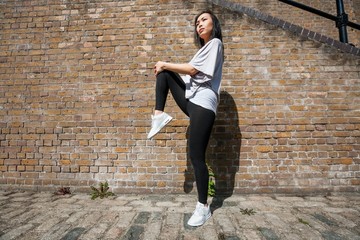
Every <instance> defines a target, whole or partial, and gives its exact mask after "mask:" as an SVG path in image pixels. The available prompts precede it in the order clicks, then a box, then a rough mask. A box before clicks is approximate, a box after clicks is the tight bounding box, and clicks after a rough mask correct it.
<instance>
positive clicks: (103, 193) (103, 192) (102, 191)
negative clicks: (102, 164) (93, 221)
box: [91, 182, 115, 200]
mask: <svg viewBox="0 0 360 240" xmlns="http://www.w3.org/2000/svg"><path fill="white" fill-rule="evenodd" d="M99 185H100V186H99V188H96V187H94V186H91V190H92V192H91V199H92V200H94V199H96V198H98V197H99V198H101V199H103V198H104V197H105V198H107V197H110V196H115V194H114V193H113V192H109V184H108V182H105V183H102V182H101V183H100V184H99Z"/></svg>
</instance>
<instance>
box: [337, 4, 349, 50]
mask: <svg viewBox="0 0 360 240" xmlns="http://www.w3.org/2000/svg"><path fill="white" fill-rule="evenodd" d="M336 11H337V20H336V27H337V28H338V29H339V38H340V42H343V43H348V35H347V29H346V25H347V24H348V15H347V14H346V13H345V9H344V3H343V1H342V0H336Z"/></svg>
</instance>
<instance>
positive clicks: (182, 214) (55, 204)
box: [0, 190, 360, 240]
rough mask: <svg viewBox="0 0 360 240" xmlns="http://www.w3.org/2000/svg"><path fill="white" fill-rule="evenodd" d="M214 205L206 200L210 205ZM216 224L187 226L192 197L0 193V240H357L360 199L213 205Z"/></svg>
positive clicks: (263, 198) (248, 198) (259, 199)
mask: <svg viewBox="0 0 360 240" xmlns="http://www.w3.org/2000/svg"><path fill="white" fill-rule="evenodd" d="M210 201H211V199H210ZM212 201H213V204H212V209H213V216H212V217H211V218H210V219H209V221H208V222H206V223H205V225H203V226H201V227H197V228H193V227H189V226H187V225H186V222H187V220H188V219H189V217H190V216H191V213H192V211H193V210H194V207H195V204H196V196H195V195H194V194H187V195H186V194H182V195H176V194H172V195H157V194H154V195H126V194H124V195H122V194H117V195H116V196H115V197H109V198H104V199H95V200H91V199H90V195H86V194H83V193H75V194H74V193H73V194H71V195H63V196H59V195H54V194H53V193H48V192H41V193H36V192H20V191H17V192H14V191H4V190H1V191H0V239H1V240H11V239H24V240H33V239H34V240H35V239H36V240H38V239H61V240H75V239H84V240H85V239H86V240H89V239H124V240H125V239H126V240H127V239H134V240H135V239H136V240H137V239H146V240H147V239H149V240H151V239H164V240H171V239H179V240H180V239H182V240H190V239H206V240H212V239H214V240H215V239H216V240H236V239H249V240H256V239H265V240H269V239H272V240H276V239H286V240H288V239H306V240H308V239H326V240H337V239H339V240H340V239H341V240H343V239H351V240H353V239H354V240H356V239H359V240H360V193H337V194H331V195H330V196H322V195H319V196H305V197H295V196H286V195H240V194H237V195H233V196H231V197H229V198H226V199H212Z"/></svg>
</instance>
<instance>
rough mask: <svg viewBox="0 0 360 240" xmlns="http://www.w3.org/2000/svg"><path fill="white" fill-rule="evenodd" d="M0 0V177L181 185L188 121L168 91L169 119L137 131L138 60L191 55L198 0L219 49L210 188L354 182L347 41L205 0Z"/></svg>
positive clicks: (138, 187)
mask: <svg viewBox="0 0 360 240" xmlns="http://www.w3.org/2000/svg"><path fill="white" fill-rule="evenodd" d="M219 2H222V1H219ZM220 5H221V4H220ZM0 7H1V11H0V21H1V25H0V26H1V38H0V78H1V81H0V132H1V135H0V184H1V185H0V187H1V188H22V189H38V190H39V189H40V190H54V189H56V188H58V187H59V186H71V187H72V188H73V189H74V190H76V191H88V190H89V186H90V185H94V184H97V183H98V182H99V181H105V180H107V181H108V182H109V184H110V186H111V187H112V189H113V190H114V191H116V192H141V193H145V192H166V193H168V192H183V191H186V192H189V191H191V190H192V186H193V181H194V180H193V177H192V169H191V166H190V163H189V159H188V157H187V154H186V152H187V143H186V139H187V133H186V132H187V125H188V120H187V118H186V117H185V115H184V114H183V113H182V112H180V111H179V109H178V108H177V107H176V106H175V103H174V101H173V99H172V98H171V97H169V101H168V105H167V108H166V111H167V112H169V113H170V114H171V115H172V116H174V117H175V120H174V121H173V122H171V124H170V125H169V127H167V128H166V129H165V130H164V131H163V132H162V133H161V134H159V135H158V136H157V137H156V138H155V140H151V141H149V140H146V134H147V132H148V131H149V127H150V126H149V125H150V121H149V118H150V114H151V112H152V109H153V107H154V101H153V100H154V89H153V88H154V76H153V75H152V71H151V70H152V67H153V65H154V63H155V62H156V61H158V60H165V61H173V62H186V61H188V60H189V59H190V58H191V57H192V55H193V54H194V52H195V51H196V48H195V46H194V45H193V42H192V36H193V35H192V31H193V26H192V24H193V18H194V16H195V14H197V13H198V11H199V10H201V9H204V8H210V9H212V10H213V11H214V12H215V13H216V14H217V15H218V17H219V18H220V20H221V22H222V26H223V35H224V43H225V54H226V61H225V65H224V74H223V89H222V94H221V102H220V106H219V114H218V117H217V120H216V123H215V126H214V129H213V135H212V138H211V141H210V145H209V149H208V153H207V159H208V162H209V165H210V166H211V167H212V168H213V170H214V172H215V174H216V180H217V187H218V189H219V191H220V192H223V193H225V191H226V192H232V191H235V192H240V193H244V192H246V193H255V192H258V193H265V192H286V193H299V192H302V193H311V192H319V191H324V192H327V191H358V190H359V185H360V180H359V176H360V169H359V159H360V157H359V148H360V147H359V135H360V115H359V103H360V98H359V94H358V93H359V90H360V89H359V78H360V76H359V70H360V69H359V65H360V58H359V55H360V50H358V49H357V48H351V50H349V51H346V50H348V49H347V47H346V46H343V45H341V44H340V45H339V44H332V45H331V44H330V45H329V44H326V43H324V42H326V41H322V42H319V41H316V39H315V40H313V39H308V38H305V37H304V36H299V35H296V34H293V33H291V32H290V31H286V30H284V29H282V28H279V27H278V26H275V25H272V24H270V23H266V22H264V21H261V20H259V19H257V18H256V17H254V16H252V15H251V14H250V15H249V14H244V13H242V12H239V11H234V9H231V8H223V7H222V6H218V5H212V4H211V3H209V2H207V1H204V0H194V1H175V0H162V1H145V0H136V1H135V0H132V1H110V0H109V1H96V0H93V1H85V0H78V1H60V2H59V1H55V0H52V1H51V0H47V1H31V0H30V1H20V0H7V1H2V2H1V3H0ZM332 43H336V41H332ZM336 46H342V48H341V49H343V50H344V51H339V50H337V47H336ZM354 53H355V54H354Z"/></svg>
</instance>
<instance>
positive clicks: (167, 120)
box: [148, 116, 173, 139]
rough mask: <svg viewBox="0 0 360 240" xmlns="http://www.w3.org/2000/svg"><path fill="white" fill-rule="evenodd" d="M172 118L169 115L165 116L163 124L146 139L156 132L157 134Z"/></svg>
mask: <svg viewBox="0 0 360 240" xmlns="http://www.w3.org/2000/svg"><path fill="white" fill-rule="evenodd" d="M172 119H173V118H172V117H171V116H169V117H167V118H166V119H165V121H164V122H163V124H161V125H160V126H159V127H158V128H157V129H156V131H155V133H154V134H153V135H152V136H148V139H151V138H153V137H154V136H155V135H156V134H158V133H159V132H160V130H161V129H162V128H163V127H165V126H166V125H167V124H168V123H169V122H171V120H172Z"/></svg>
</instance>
